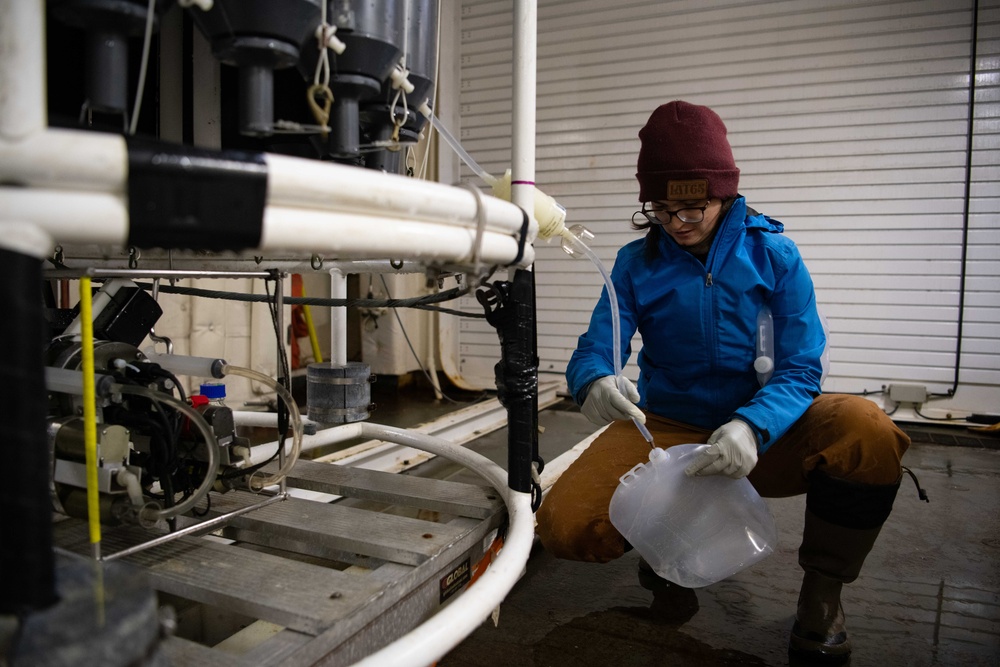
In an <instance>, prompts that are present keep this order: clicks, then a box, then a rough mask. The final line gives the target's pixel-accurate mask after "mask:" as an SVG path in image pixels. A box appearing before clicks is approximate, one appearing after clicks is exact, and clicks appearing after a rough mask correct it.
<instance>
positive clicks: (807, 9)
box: [438, 0, 1000, 411]
mask: <svg viewBox="0 0 1000 667" xmlns="http://www.w3.org/2000/svg"><path fill="white" fill-rule="evenodd" d="M538 4H539V9H538V15H539V21H538V26H539V27H538V43H539V61H538V102H537V108H538V111H537V117H538V127H537V145H538V149H537V177H536V181H537V183H538V184H539V186H540V187H541V188H542V189H544V190H545V191H547V192H548V193H549V194H551V195H553V196H554V197H556V199H558V200H559V201H560V202H561V203H562V204H564V205H565V206H566V208H567V209H568V211H569V219H568V222H569V223H581V224H583V225H585V226H587V227H588V228H590V230H591V231H593V232H594V233H595V234H596V239H595V241H594V243H593V244H592V246H593V247H594V250H595V251H596V253H597V254H598V255H599V256H600V257H601V258H602V259H603V260H604V261H605V262H606V263H607V264H608V266H609V267H610V265H611V263H612V262H613V259H614V256H615V251H616V249H617V248H618V247H620V246H621V245H623V244H624V243H626V242H628V241H630V240H632V239H633V238H635V237H636V236H635V235H636V233H635V232H633V231H631V230H630V227H629V219H630V216H631V213H632V211H634V210H635V209H636V193H637V187H636V183H635V179H634V172H635V158H636V154H637V151H638V139H637V137H636V133H637V131H638V129H639V128H640V127H641V126H642V125H643V123H644V122H645V120H646V118H647V117H648V115H649V113H650V112H651V111H652V109H653V108H655V107H656V106H657V105H658V104H660V103H663V102H666V101H669V100H672V99H686V100H688V101H691V102H696V103H700V104H706V105H709V106H711V107H713V108H714V109H715V110H716V111H718V113H719V114H720V115H721V116H722V117H723V119H724V120H725V121H726V123H727V125H728V127H729V130H730V140H731V143H732V145H733V149H734V152H735V155H736V160H737V163H738V165H739V166H740V167H741V169H742V177H741V183H740V191H741V193H742V194H744V195H746V197H747V199H748V201H749V202H750V203H751V205H753V206H754V207H755V208H757V209H758V210H761V211H763V212H766V213H768V214H769V215H771V216H772V217H775V218H778V219H779V220H782V221H783V222H784V223H785V225H786V230H787V234H788V235H789V236H790V237H791V238H793V239H794V240H795V241H796V242H797V243H798V244H799V246H800V248H801V250H802V253H803V255H804V256H805V259H806V262H807V265H808V266H809V268H810V270H811V272H812V274H813V278H814V280H815V283H816V286H817V292H818V297H819V300H820V303H821V307H822V309H823V311H824V313H825V314H826V316H827V319H828V321H829V324H830V328H831V332H832V333H831V344H832V348H831V372H830V377H829V378H828V379H827V383H826V385H825V388H826V389H827V390H828V391H849V392H860V391H864V390H879V389H880V388H881V387H882V385H885V384H888V383H891V382H913V383H919V384H924V385H927V387H928V389H929V390H930V391H931V392H939V393H944V392H947V391H948V390H949V389H950V388H951V387H952V383H953V380H954V378H955V375H956V371H955V365H956V359H957V356H958V355H957V350H958V340H959V339H958V334H959V327H960V321H961V334H962V335H961V369H960V388H959V392H958V394H957V396H956V398H955V399H954V400H952V401H944V402H942V403H939V404H938V403H936V404H935V405H934V407H937V406H939V405H940V406H949V405H953V406H955V407H956V408H965V409H971V410H979V411H983V410H987V411H990V410H991V411H996V410H997V409H998V408H1000V389H998V387H1000V219H998V218H1000V215H998V214H1000V85H998V84H1000V2H998V0H981V1H980V2H979V3H978V12H977V13H976V14H977V19H978V21H976V22H974V21H973V17H974V11H973V8H974V3H973V1H972V0H910V1H901V2H886V1H878V0H785V1H762V0H743V1H739V0H737V1H732V0H730V1H722V2H720V1H711V0H708V1H706V0H676V1H671V2H654V1H650V0H645V1H631V2H630V1H628V0H625V1H620V2H616V3H613V5H611V4H610V3H607V2H598V1H597V0H561V1H559V0H542V1H540V2H539V3H538ZM445 5H446V7H445V10H444V15H445V23H444V28H443V32H444V39H446V40H447V39H448V30H449V27H450V29H451V30H452V33H451V34H452V39H454V40H456V42H455V44H454V45H452V46H451V47H450V48H451V49H454V50H455V55H456V57H457V67H456V68H455V74H454V75H455V76H457V81H453V82H450V83H449V82H448V81H446V80H445V79H446V78H447V76H448V74H447V70H446V71H444V72H443V73H442V84H441V85H442V92H447V91H448V90H454V91H455V95H457V108H455V102H456V100H455V95H452V97H451V98H449V97H441V98H440V99H439V102H438V106H439V111H440V112H441V114H442V115H443V117H445V118H447V119H448V120H449V121H450V122H451V123H452V127H453V129H456V130H458V132H457V133H458V136H460V138H461V141H462V144H463V146H464V147H465V148H466V149H467V150H468V151H469V153H471V154H472V155H473V156H474V157H475V159H476V160H477V161H479V162H480V163H481V164H482V166H484V167H485V168H486V169H487V171H489V172H491V173H494V174H501V173H502V172H503V170H504V169H505V168H507V167H508V166H509V160H510V108H511V104H510V87H511V76H510V72H511V66H510V57H511V56H510V54H511V20H512V3H510V2H495V1H493V0H461V1H460V2H459V3H457V5H455V6H451V7H448V5H449V3H445ZM450 12H453V13H454V14H451V18H452V19H454V20H453V21H450V22H449V20H448V18H447V17H448V16H449V13H450ZM974 29H977V30H978V40H977V43H976V49H977V58H976V67H977V74H976V78H975V105H974V113H975V122H974V128H973V129H974V131H973V135H972V136H973V139H972V149H973V151H972V161H971V164H972V169H971V184H970V194H971V196H970V198H969V200H968V212H969V214H968V221H967V226H966V216H965V210H966V172H967V155H968V153H967V150H966V149H967V140H968V136H969V132H968V130H969V109H970V104H969V101H970V66H971V55H972V49H971V47H972V44H973V41H972V35H973V30H974ZM445 52H450V51H448V50H443V51H442V53H445ZM445 173H447V172H445ZM460 175H461V178H462V180H466V181H469V182H476V180H477V179H476V178H475V177H474V176H473V175H472V173H471V171H470V170H468V169H467V168H464V167H462V168H461V172H460ZM963 262H964V272H963ZM535 270H536V272H537V285H538V318H539V322H538V334H539V356H540V357H541V370H542V371H543V372H553V373H562V372H563V370H564V369H565V364H566V362H567V361H568V359H569V356H570V354H571V352H572V350H573V349H574V347H575V344H576V337H577V336H578V335H579V334H580V333H581V332H582V331H583V330H584V328H585V327H586V324H587V321H588V319H589V314H590V311H591V309H592V307H593V305H594V303H595V301H596V299H597V297H598V295H599V293H600V289H601V285H602V283H601V279H600V276H599V274H598V272H597V271H596V270H594V269H593V268H592V267H591V266H590V265H589V263H587V262H586V261H585V260H578V259H572V258H569V257H568V256H566V255H565V254H563V253H562V251H561V250H560V249H559V248H557V247H554V246H548V247H547V246H545V245H544V244H540V247H539V248H538V259H537V263H536V265H535ZM963 283H964V294H963ZM962 304H964V318H960V305H962ZM466 305H467V307H468V309H477V307H476V306H475V304H474V303H472V302H470V303H468V304H466ZM458 326H459V327H460V332H459V334H458V344H457V345H458V352H459V365H460V369H461V371H462V373H463V375H465V376H466V377H467V378H481V381H482V383H483V384H484V386H489V385H491V384H492V365H493V363H495V361H496V359H497V356H498V346H497V344H496V335H495V333H494V332H493V330H492V329H490V328H489V327H488V326H487V325H485V324H484V323H482V322H480V321H472V320H463V321H462V322H460V323H459V324H458ZM638 345H639V341H638V340H636V341H635V343H634V346H633V348H634V349H637V347H638ZM633 359H634V355H633ZM626 374H627V375H630V376H631V377H635V375H636V370H635V368H634V366H630V367H629V368H626Z"/></svg>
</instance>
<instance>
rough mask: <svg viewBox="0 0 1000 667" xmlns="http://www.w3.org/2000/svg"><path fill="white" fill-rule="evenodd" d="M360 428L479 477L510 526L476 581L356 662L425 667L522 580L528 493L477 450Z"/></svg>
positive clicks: (527, 547)
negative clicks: (500, 501)
mask: <svg viewBox="0 0 1000 667" xmlns="http://www.w3.org/2000/svg"><path fill="white" fill-rule="evenodd" d="M362 424H363V426H362V431H363V432H364V435H365V436H367V437H372V438H378V439H380V440H388V441H391V442H395V443H397V444H400V445H407V446H410V447H415V448H417V449H422V450H424V451H428V452H430V453H432V454H437V455H438V456H443V457H444V458H447V459H450V460H452V461H454V462H456V463H459V464H461V465H464V466H465V467H467V468H469V469H470V470H473V471H474V472H477V473H479V474H480V475H482V476H483V477H484V478H486V480H487V481H488V482H489V483H490V484H491V485H492V486H493V488H495V489H496V490H497V492H498V493H499V494H500V495H501V497H502V498H503V500H504V503H505V504H506V505H507V512H508V516H509V518H510V524H509V527H508V530H507V537H506V540H505V542H504V546H503V550H502V551H501V552H500V555H499V557H498V558H497V559H496V560H495V561H493V563H492V564H491V565H490V567H489V569H488V570H486V572H485V573H484V574H483V575H482V576H481V577H480V578H479V579H478V580H477V581H476V583H475V584H473V585H472V587H471V588H469V589H468V590H467V591H465V592H464V593H463V594H462V595H460V596H459V597H457V598H455V600H454V601H453V602H451V603H450V604H449V605H448V606H447V607H445V608H444V609H442V610H441V611H439V612H437V613H436V614H435V615H433V616H431V617H430V618H429V619H428V620H426V621H424V623H422V624H421V625H419V626H417V627H416V628H414V629H413V630H411V631H410V632H409V633H407V634H405V635H403V636H402V637H400V638H399V639H397V640H396V641H394V642H393V643H391V644H389V645H388V646H386V647H385V648H383V649H381V650H379V651H377V652H375V653H373V654H371V655H369V656H367V657H366V658H364V659H363V660H361V661H359V662H357V663H355V667H383V666H384V665H392V666H393V667H409V666H412V667H426V666H427V665H429V664H432V663H433V662H435V661H437V660H438V659H439V658H441V657H443V656H444V655H445V654H446V653H448V651H450V650H451V649H453V648H455V647H456V646H457V645H458V644H459V643H460V642H461V641H462V640H463V639H465V638H466V637H467V636H468V635H470V634H471V633H472V632H473V631H474V630H475V629H476V628H478V627H479V625H480V624H481V623H482V622H483V621H484V620H486V619H487V618H488V617H489V615H490V614H491V613H492V612H493V610H494V609H496V608H497V606H499V604H500V603H501V602H503V600H504V598H505V597H507V594H508V593H509V592H510V590H511V589H512V588H513V587H514V584H516V583H517V581H518V579H519V578H520V577H521V573H522V572H523V571H524V566H525V564H526V563H527V562H528V556H529V555H530V552H531V545H532V542H533V540H534V534H535V521H534V514H532V512H531V494H528V493H519V492H517V491H513V490H511V489H510V488H509V487H508V486H507V473H506V472H505V471H504V470H503V468H501V467H500V466H498V465H497V464H495V463H493V462H492V461H490V460H489V459H487V458H485V457H483V456H481V455H479V454H476V453H475V452H472V451H469V450H467V449H464V448H462V447H457V446H455V445H453V444H451V443H449V442H447V441H445V440H441V439H440V438H435V437H433V436H428V435H422V434H417V433H413V432H411V431H405V430H403V429H397V428H393V427H390V426H382V425H378V424H370V423H367V422H362Z"/></svg>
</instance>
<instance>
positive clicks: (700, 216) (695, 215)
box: [632, 201, 711, 225]
mask: <svg viewBox="0 0 1000 667" xmlns="http://www.w3.org/2000/svg"><path fill="white" fill-rule="evenodd" d="M710 205H711V202H707V201H706V202H704V205H703V206H687V207H685V208H682V209H680V210H679V211H668V210H667V209H665V208H659V207H657V206H656V205H655V204H652V205H651V208H646V204H645V203H643V205H642V210H641V211H636V212H635V213H633V214H632V221H633V222H635V216H636V215H637V214H639V213H641V214H642V215H643V216H645V218H646V220H648V221H649V223H650V224H653V225H666V224H669V223H670V220H671V219H672V218H674V217H675V216H676V218H677V219H678V220H680V221H681V222H683V223H687V224H689V225H693V224H697V223H699V222H704V220H705V209H707V208H708V207H709V206H710Z"/></svg>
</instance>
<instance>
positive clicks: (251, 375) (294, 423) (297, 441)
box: [222, 364, 302, 491]
mask: <svg viewBox="0 0 1000 667" xmlns="http://www.w3.org/2000/svg"><path fill="white" fill-rule="evenodd" d="M222 374H223V375H241V376H243V377H245V378H248V379H250V380H256V381H257V382H260V383H262V384H266V385H267V386H268V387H270V388H271V389H274V391H275V393H277V394H278V397H279V398H281V400H282V401H284V403H285V405H286V406H287V407H288V417H289V422H290V425H291V427H292V451H291V452H290V453H289V455H288V458H286V459H285V464H284V465H283V466H281V468H279V469H278V471H277V472H276V473H274V474H273V475H271V476H269V477H260V478H254V477H253V476H251V479H252V480H253V481H252V483H251V484H250V488H251V490H256V491H259V490H261V489H263V488H264V487H265V486H270V485H272V484H277V483H278V482H280V481H281V480H282V479H284V478H285V476H286V475H287V474H288V473H289V471H290V470H291V469H292V466H294V465H295V463H296V462H297V461H298V460H299V453H300V452H301V451H302V415H301V414H300V413H299V406H298V405H297V404H296V403H295V399H293V398H292V395H291V394H290V393H288V390H287V389H285V388H284V387H283V386H282V385H281V384H280V383H278V382H277V381H276V380H275V379H273V378H272V377H270V376H269V375H264V374H263V373H258V372H257V371H254V370H251V369H249V368H241V367H240V366H230V365H229V364H226V365H225V366H223V367H222Z"/></svg>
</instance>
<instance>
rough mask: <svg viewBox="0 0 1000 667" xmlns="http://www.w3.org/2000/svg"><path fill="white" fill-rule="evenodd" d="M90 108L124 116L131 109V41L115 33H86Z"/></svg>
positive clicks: (96, 31)
mask: <svg viewBox="0 0 1000 667" xmlns="http://www.w3.org/2000/svg"><path fill="white" fill-rule="evenodd" d="M86 86H87V104H88V105H89V106H90V108H91V109H93V110H94V111H100V112H103V113H119V114H123V113H125V111H126V108H127V106H128V39H127V38H126V36H125V35H123V34H121V33H117V32H112V31H104V30H95V31H93V32H90V33H87V76H86Z"/></svg>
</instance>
